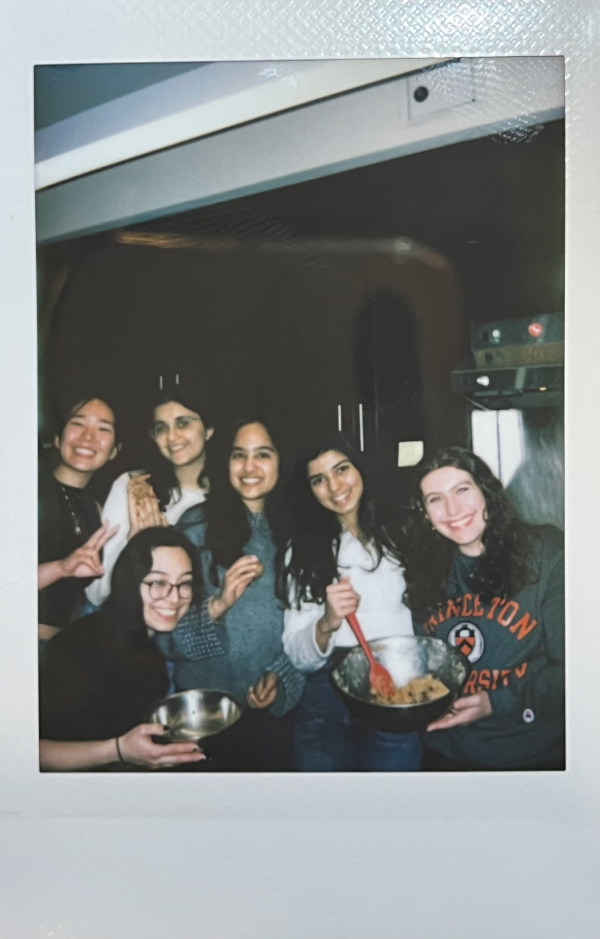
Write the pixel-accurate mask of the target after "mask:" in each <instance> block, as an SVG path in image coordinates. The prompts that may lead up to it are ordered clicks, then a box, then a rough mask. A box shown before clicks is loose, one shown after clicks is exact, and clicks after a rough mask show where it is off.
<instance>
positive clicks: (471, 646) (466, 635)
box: [448, 623, 484, 662]
mask: <svg viewBox="0 0 600 939" xmlns="http://www.w3.org/2000/svg"><path fill="white" fill-rule="evenodd" d="M448 642H449V643H450V644H451V645H453V646H456V648H457V649H458V651H459V652H462V654H463V655H464V656H465V657H466V658H467V659H468V660H469V662H476V661H477V660H478V659H480V658H481V656H482V655H483V649H484V642H483V636H482V635H481V631H480V630H479V629H478V628H477V626H476V625H475V624H474V623H458V624H457V625H456V626H453V627H452V629H451V630H450V632H449V633H448Z"/></svg>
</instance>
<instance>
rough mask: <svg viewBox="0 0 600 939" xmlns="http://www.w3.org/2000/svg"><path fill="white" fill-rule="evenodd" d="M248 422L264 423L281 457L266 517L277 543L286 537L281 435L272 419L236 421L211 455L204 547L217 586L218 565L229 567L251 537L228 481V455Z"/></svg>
mask: <svg viewBox="0 0 600 939" xmlns="http://www.w3.org/2000/svg"><path fill="white" fill-rule="evenodd" d="M248 424H261V425H262V426H263V427H264V428H265V430H266V432H267V433H268V435H269V437H270V438H271V443H272V444H273V446H274V448H275V450H276V451H277V454H278V456H279V476H278V479H277V483H276V484H275V487H274V488H273V489H272V491H271V492H270V493H269V494H268V495H267V497H266V499H265V516H266V518H267V521H268V522H269V526H270V528H271V534H272V536H273V540H274V542H275V544H276V546H278V547H279V546H280V545H281V543H282V541H283V539H284V517H283V511H282V482H281V481H282V479H283V478H284V471H283V466H282V456H281V449H280V447H279V443H278V439H279V438H278V434H277V432H276V429H275V428H274V427H273V425H272V424H271V423H270V422H267V421H264V420H263V419H262V418H261V417H251V418H244V419H243V420H239V421H236V423H235V424H234V425H233V427H232V429H231V432H230V433H229V434H228V436H227V437H226V438H225V439H224V440H223V441H222V443H221V444H220V445H219V447H218V449H217V452H216V453H215V454H214V456H213V458H212V466H213V467H214V469H213V470H212V471H211V479H212V482H211V490H210V497H209V499H208V500H207V502H206V507H205V518H206V536H205V542H204V546H205V549H206V550H207V551H210V553H211V564H210V579H211V582H212V583H213V584H214V585H215V586H218V584H219V574H218V568H219V567H224V568H228V567H231V565H232V564H233V563H234V561H237V559H238V558H239V557H241V556H242V554H243V549H244V546H245V545H246V544H247V543H248V541H249V540H250V537H251V534H252V532H251V529H250V517H249V515H248V510H247V508H246V506H245V505H244V503H243V501H242V499H241V497H240V495H239V493H238V492H236V490H235V489H234V488H233V486H232V485H231V482H230V480H229V458H230V456H231V452H232V450H233V444H234V441H235V438H236V436H237V434H238V431H239V430H241V428H242V427H246V426H247V425H248Z"/></svg>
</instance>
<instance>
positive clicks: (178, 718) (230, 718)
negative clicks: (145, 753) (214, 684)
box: [148, 688, 242, 743]
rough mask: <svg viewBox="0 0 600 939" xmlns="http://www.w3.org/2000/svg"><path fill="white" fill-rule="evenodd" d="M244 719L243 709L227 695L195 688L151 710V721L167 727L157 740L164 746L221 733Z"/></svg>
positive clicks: (173, 696)
mask: <svg viewBox="0 0 600 939" xmlns="http://www.w3.org/2000/svg"><path fill="white" fill-rule="evenodd" d="M241 716H242V709H241V707H240V706H239V704H238V703H237V701H234V699H233V698H232V697H230V696H229V695H228V694H225V692H223V691H212V690H209V691H203V690H200V689H197V688H194V689H191V690H189V691H180V692H179V694H173V695H171V696H170V697H168V698H165V699H164V700H163V701H161V702H160V703H159V704H157V705H156V706H155V707H154V708H153V709H152V712H151V713H150V714H149V715H148V722H149V723H152V724H154V723H156V724H162V725H163V727H166V728H167V733H166V734H165V735H164V736H161V737H160V738H158V737H157V738H156V739H157V740H159V739H160V741H161V743H177V742H181V741H188V740H202V739H203V738H204V737H212V736H214V735H215V734H220V733H221V732H222V731H224V730H227V728H228V727H231V726H232V725H233V724H235V723H236V721H238V720H239V719H240V717H241Z"/></svg>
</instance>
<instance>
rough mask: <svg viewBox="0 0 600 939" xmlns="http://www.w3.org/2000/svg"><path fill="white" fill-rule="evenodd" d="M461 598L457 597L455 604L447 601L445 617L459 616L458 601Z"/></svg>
mask: <svg viewBox="0 0 600 939" xmlns="http://www.w3.org/2000/svg"><path fill="white" fill-rule="evenodd" d="M461 600H462V597H459V598H458V600H457V601H456V603H455V602H454V601H453V600H448V606H447V608H446V616H460V601H461Z"/></svg>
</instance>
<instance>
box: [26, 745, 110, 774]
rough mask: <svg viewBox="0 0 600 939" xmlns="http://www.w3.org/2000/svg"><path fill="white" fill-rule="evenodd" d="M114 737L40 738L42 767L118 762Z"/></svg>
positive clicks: (66, 768) (60, 768)
mask: <svg viewBox="0 0 600 939" xmlns="http://www.w3.org/2000/svg"><path fill="white" fill-rule="evenodd" d="M118 762H119V754H118V752H117V744H116V741H115V739H114V737H113V738H112V739H110V740H89V741H88V740H82V741H66V740H40V769H41V770H46V771H53V770H54V771H59V772H60V771H62V772H69V770H78V769H86V768H87V767H92V766H107V765H108V764H109V763H118Z"/></svg>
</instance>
